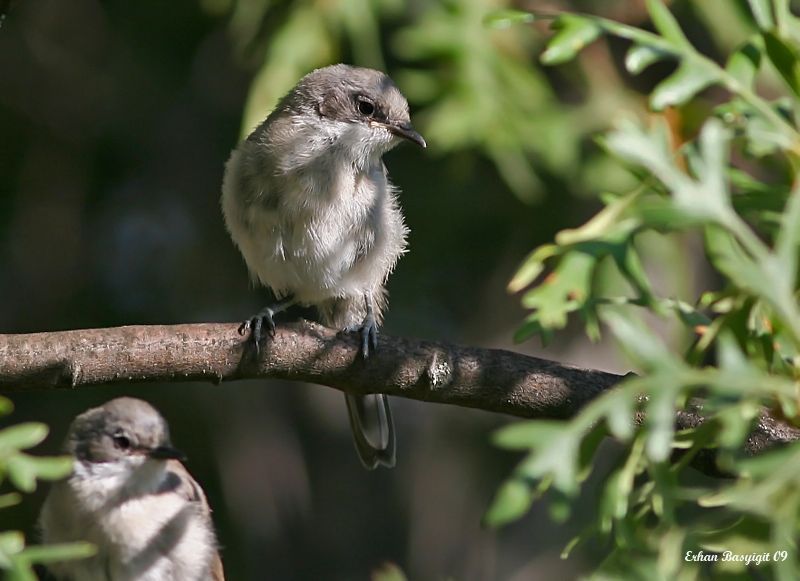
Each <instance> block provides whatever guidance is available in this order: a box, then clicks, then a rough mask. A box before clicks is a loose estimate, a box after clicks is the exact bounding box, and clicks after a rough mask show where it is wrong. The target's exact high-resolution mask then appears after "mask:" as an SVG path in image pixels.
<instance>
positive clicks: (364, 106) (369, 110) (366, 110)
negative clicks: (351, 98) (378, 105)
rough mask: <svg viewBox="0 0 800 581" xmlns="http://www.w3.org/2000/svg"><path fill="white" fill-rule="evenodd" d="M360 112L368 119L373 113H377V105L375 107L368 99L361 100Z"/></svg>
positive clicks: (359, 101) (359, 103)
mask: <svg viewBox="0 0 800 581" xmlns="http://www.w3.org/2000/svg"><path fill="white" fill-rule="evenodd" d="M358 112H359V113H361V114H362V115H364V116H366V117H370V116H372V114H373V113H375V105H373V104H372V103H370V102H369V101H367V100H366V99H359V100H358Z"/></svg>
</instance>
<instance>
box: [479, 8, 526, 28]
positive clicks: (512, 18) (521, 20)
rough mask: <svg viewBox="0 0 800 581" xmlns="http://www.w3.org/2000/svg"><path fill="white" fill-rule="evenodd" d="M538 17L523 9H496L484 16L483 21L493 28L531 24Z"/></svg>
mask: <svg viewBox="0 0 800 581" xmlns="http://www.w3.org/2000/svg"><path fill="white" fill-rule="evenodd" d="M535 19H536V17H535V16H534V15H533V14H532V13H530V12H524V11H522V10H509V9H506V10H494V11H492V12H489V13H488V14H487V15H486V16H484V17H483V23H484V24H485V25H486V26H489V27H491V28H508V27H509V26H514V25H516V24H529V23H531V22H533V21H534V20H535Z"/></svg>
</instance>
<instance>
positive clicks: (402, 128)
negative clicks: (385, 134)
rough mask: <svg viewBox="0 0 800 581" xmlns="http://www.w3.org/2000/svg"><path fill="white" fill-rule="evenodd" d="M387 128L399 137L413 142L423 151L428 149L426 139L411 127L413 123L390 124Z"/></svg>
mask: <svg viewBox="0 0 800 581" xmlns="http://www.w3.org/2000/svg"><path fill="white" fill-rule="evenodd" d="M386 128H387V129H388V130H389V131H391V132H392V133H394V134H395V135H397V136H398V137H402V138H403V139H408V140H409V141H413V142H414V143H416V144H417V145H419V146H420V147H421V148H423V149H424V148H426V147H428V144H427V143H425V138H424V137H422V135H420V134H419V133H417V131H416V130H415V129H414V128H413V127H412V126H411V123H409V122H407V121H406V122H405V123H390V124H388V125H386Z"/></svg>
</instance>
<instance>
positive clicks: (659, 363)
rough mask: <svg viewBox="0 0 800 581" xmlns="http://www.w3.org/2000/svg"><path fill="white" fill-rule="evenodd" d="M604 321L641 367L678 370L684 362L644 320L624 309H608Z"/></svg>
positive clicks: (603, 314)
mask: <svg viewBox="0 0 800 581" xmlns="http://www.w3.org/2000/svg"><path fill="white" fill-rule="evenodd" d="M601 318H602V319H603V321H605V323H606V324H607V325H608V326H609V327H610V328H611V331H612V333H614V335H615V336H616V338H617V339H618V340H619V342H620V344H621V345H622V348H623V349H624V350H625V352H626V353H627V354H628V355H629V356H630V357H631V358H632V359H633V360H634V361H635V362H636V363H637V364H638V365H639V366H641V367H643V368H645V369H649V370H662V371H665V372H677V371H678V370H679V369H681V367H682V364H681V363H680V362H678V360H676V359H675V357H674V356H673V355H672V353H671V352H670V350H669V349H667V348H666V346H665V345H664V344H663V343H662V342H661V340H660V339H659V338H658V336H657V335H656V334H655V333H653V332H652V331H650V330H649V329H647V328H646V327H645V326H644V324H642V322H641V321H640V320H639V319H637V318H635V317H633V316H631V314H630V313H626V312H625V311H622V310H614V309H606V310H604V311H603V313H602V317H601Z"/></svg>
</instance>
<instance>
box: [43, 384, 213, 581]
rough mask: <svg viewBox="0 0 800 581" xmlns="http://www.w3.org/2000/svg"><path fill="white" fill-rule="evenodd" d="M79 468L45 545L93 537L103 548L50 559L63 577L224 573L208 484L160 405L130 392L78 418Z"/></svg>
mask: <svg viewBox="0 0 800 581" xmlns="http://www.w3.org/2000/svg"><path fill="white" fill-rule="evenodd" d="M66 451H67V452H68V453H69V454H70V455H72V456H73V457H74V460H75V461H74V468H73V471H72V474H71V475H70V476H69V477H68V478H66V479H65V480H63V481H60V482H57V483H56V484H54V485H53V487H52V488H51V490H50V492H49V493H48V495H47V499H46V500H45V503H44V506H43V507H42V513H41V516H40V518H39V525H40V527H41V530H42V540H43V541H44V542H45V543H62V542H72V541H88V542H90V543H92V544H94V545H95V546H96V547H97V554H96V555H95V556H93V557H90V558H88V559H82V560H76V561H64V562H61V563H54V564H52V565H48V570H49V572H50V573H51V574H52V575H53V576H54V577H55V578H56V579H58V580H60V581H201V580H202V581H207V580H213V581H223V580H224V575H223V571H222V562H221V561H220V558H219V553H218V551H217V543H216V538H215V535H214V530H213V525H212V522H211V510H210V509H209V506H208V502H207V501H206V497H205V494H204V493H203V489H202V488H200V485H199V484H197V482H196V481H195V480H194V479H193V478H192V477H191V475H190V474H189V473H188V472H187V470H186V468H184V467H183V465H182V464H181V463H180V460H181V459H182V458H183V454H181V453H180V452H179V451H178V450H176V449H175V448H173V447H172V444H171V442H170V437H169V427H168V426H167V423H166V421H165V420H164V418H163V417H161V414H159V413H158V412H157V411H156V410H155V408H153V406H151V405H150V404H148V403H147V402H144V401H142V400H140V399H135V398H130V397H120V398H117V399H113V400H111V401H109V402H108V403H106V404H105V405H102V406H100V407H96V408H92V409H90V410H88V411H86V412H84V413H82V414H81V415H79V416H78V417H76V418H75V420H74V421H73V422H72V425H71V426H70V429H69V435H68V437H67V443H66Z"/></svg>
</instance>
